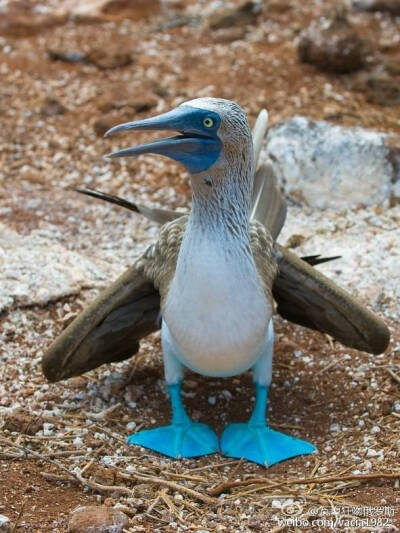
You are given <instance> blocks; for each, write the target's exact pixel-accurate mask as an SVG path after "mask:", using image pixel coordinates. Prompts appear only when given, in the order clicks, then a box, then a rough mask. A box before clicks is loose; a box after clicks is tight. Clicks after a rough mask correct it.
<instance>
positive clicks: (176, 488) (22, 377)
mask: <svg viewBox="0 0 400 533" xmlns="http://www.w3.org/2000/svg"><path fill="white" fill-rule="evenodd" d="M132 4H135V6H134V7H132ZM222 4H224V6H225V7H224V9H222V8H221V6H222ZM336 4H337V2H333V1H331V0H329V1H325V2H319V1H317V0H315V1H314V0H312V1H309V2H300V1H299V0H269V1H266V2H263V3H261V4H259V5H258V4H253V3H252V2H246V3H245V4H243V3H242V4H241V5H239V4H238V3H226V2H224V3H222V2H208V1H204V2H199V1H194V0H193V1H189V2H179V0H177V1H174V0H172V1H166V0H165V1H163V2H161V1H160V2H157V1H156V0H149V1H147V2H144V1H143V2H135V3H134V2H128V1H122V2H116V1H114V2H113V1H108V2H106V1H98V2H94V1H88V2H84V3H83V2H76V1H75V2H74V1H71V0H69V1H62V2H58V1H55V0H43V1H41V2H38V1H36V0H32V1H28V0H24V1H7V0H2V1H0V73H1V80H2V83H1V85H0V92H1V98H0V114H1V116H2V122H1V123H2V128H1V131H0V136H1V150H0V181H1V188H0V312H1V315H0V324H1V326H0V328H1V329H0V361H1V366H0V428H1V429H0V471H1V475H0V515H4V516H6V517H8V519H9V520H10V524H11V525H10V524H9V525H7V524H6V521H5V519H2V518H1V517H0V531H3V529H4V531H7V530H9V531H21V532H24V531H25V532H32V533H33V532H36V533H39V532H40V533H45V532H64V531H67V530H68V525H67V524H68V521H69V520H70V526H69V529H70V531H76V532H78V531H82V532H83V531H87V526H85V520H92V522H91V524H92V525H93V524H94V522H93V520H95V519H94V518H93V513H94V514H95V517H97V519H98V520H103V521H104V522H107V521H108V522H110V521H112V519H113V518H112V516H111V515H112V514H113V513H114V515H115V516H114V519H115V520H117V521H118V520H120V525H116V524H115V525H114V528H115V529H114V530H113V531H126V532H136V531H138V532H139V531H143V532H147V531H148V532H150V531H151V532H152V531H163V532H164V531H165V532H168V531H194V532H196V531H197V532H198V533H200V532H205V531H209V532H212V533H213V532H227V533H228V532H229V533H230V532H232V531H238V532H247V531H275V532H277V531H284V530H285V531H329V530H332V528H331V529H330V528H329V525H327V524H326V523H325V524H322V523H313V524H311V523H310V521H311V520H312V519H315V518H316V517H317V518H322V517H323V516H324V514H327V513H328V514H332V512H333V509H334V506H336V511H338V508H339V507H340V506H341V510H340V513H341V514H345V515H346V514H347V516H350V518H351V517H353V518H354V516H355V514H356V513H357V509H360V508H362V509H364V511H363V512H364V513H365V512H366V513H367V515H365V514H364V518H369V522H366V523H364V524H363V525H362V527H361V526H360V524H358V525H356V526H355V525H354V524H353V525H352V526H351V527H352V528H353V529H348V530H349V531H350V530H352V531H378V530H380V531H395V530H397V528H398V527H400V513H399V504H400V494H399V480H398V478H396V476H395V472H396V471H398V461H399V451H400V435H399V427H400V389H399V387H400V328H399V325H398V321H399V309H400V289H399V283H398V281H399V276H398V264H399V259H400V258H399V250H398V243H399V239H400V229H399V228H400V224H399V222H400V206H399V202H398V198H399V196H400V190H399V185H398V178H399V149H398V147H399V146H400V143H399V138H398V135H399V134H400V105H399V103H400V87H399V85H400V83H399V82H400V38H399V35H400V33H399V29H400V19H399V18H396V13H397V14H399V12H400V8H399V4H398V2H396V1H392V2H389V1H387V2H383V1H380V2H377V1H375V2H371V1H369V2H362V1H359V2H354V5H353V4H352V3H351V2H350V1H349V2H347V4H346V7H347V9H348V14H347V15H345V14H344V13H343V12H342V11H341V10H340V9H339V11H337V10H336V12H335V13H332V12H331V9H333V8H334V7H335V5H336ZM322 15H324V18H322V19H320V18H319V17H320V16H322ZM346 51H348V53H347V52H346ZM198 96H220V97H225V98H231V99H234V100H236V101H237V102H239V103H240V104H241V105H242V106H243V107H244V109H245V110H246V111H247V112H248V114H249V117H250V120H251V121H252V122H254V119H255V117H256V115H257V113H258V111H259V110H260V108H262V107H266V108H268V110H269V112H270V121H271V125H275V124H278V123H280V122H282V121H284V120H287V119H290V118H292V117H294V116H296V115H299V116H304V117H308V119H312V120H324V121H326V122H328V123H330V124H332V125H337V126H343V127H359V128H364V129H366V130H367V133H366V135H367V137H365V138H366V139H367V140H366V142H371V143H372V144H373V146H374V150H375V149H376V146H377V143H378V145H379V150H378V151H377V152H374V154H375V153H376V154H377V155H376V157H374V158H373V163H374V164H375V163H376V166H374V169H375V171H374V172H375V174H374V173H373V172H372V171H371V164H370V163H369V162H368V161H369V160H368V159H366V158H365V157H359V158H358V159H357V157H358V155H357V154H358V153H359V152H358V151H357V150H358V148H357V149H356V150H355V151H352V150H350V151H347V149H346V151H345V152H344V153H345V159H346V161H347V160H348V158H350V157H353V156H354V157H355V159H354V161H355V162H354V163H352V164H351V165H347V166H345V165H344V167H343V168H345V169H346V176H345V177H342V176H339V178H338V176H337V175H333V174H332V169H330V168H329V165H327V164H326V161H325V159H324V158H323V157H321V154H320V155H319V156H318V153H317V154H316V157H317V163H316V164H318V167H317V168H318V169H319V172H320V174H321V179H322V177H323V179H324V180H325V182H326V184H327V186H326V189H327V190H326V191H325V197H324V198H322V196H323V195H324V191H323V190H322V191H321V193H318V195H317V196H316V195H315V193H313V191H314V192H315V189H313V187H310V182H307V183H306V184H305V185H307V187H306V186H304V191H306V192H304V191H303V192H304V194H302V195H299V190H300V191H301V190H302V186H301V183H300V184H299V181H298V180H299V179H300V178H301V179H303V177H304V176H302V175H301V176H300V178H299V176H298V175H297V174H296V175H295V174H293V172H292V170H293V168H296V169H297V168H298V167H299V166H300V167H301V168H303V169H309V168H311V167H312V162H313V161H311V163H310V160H308V161H306V158H307V157H309V155H308V154H309V152H310V150H307V149H304V150H301V149H300V151H299V150H297V148H295V145H294V144H293V146H294V148H293V154H295V155H294V159H293V158H290V157H288V158H287V161H288V163H287V164H288V165H289V167H288V168H289V169H290V180H289V172H288V173H287V174H286V175H285V172H286V171H285V170H284V169H283V170H282V168H283V167H282V164H281V163H282V161H283V160H284V157H286V156H287V155H288V154H287V153H285V151H284V150H282V146H281V145H279V143H278V144H277V143H275V144H274V145H273V144H270V141H268V144H267V145H266V146H265V147H264V151H263V157H270V156H271V153H274V154H279V161H278V162H277V163H276V165H278V166H277V168H276V170H277V172H278V174H279V176H280V179H281V184H282V187H284V188H285V190H286V191H287V193H288V202H289V213H288V220H287V224H286V226H285V228H284V230H283V233H282V235H281V237H280V242H281V243H283V244H287V245H288V246H290V247H291V248H292V249H294V250H295V251H296V252H298V253H299V254H306V255H307V254H311V253H322V254H329V255H341V256H342V258H341V259H340V260H337V261H335V262H332V263H330V264H327V265H323V266H321V270H323V272H325V273H326V274H327V275H329V276H330V277H332V278H333V279H335V281H337V282H338V283H340V284H341V285H342V286H343V287H345V288H347V289H348V290H350V291H351V292H352V293H353V294H357V295H358V296H359V297H360V298H361V299H362V300H363V301H364V302H365V303H367V304H368V305H369V306H370V307H371V308H372V309H373V310H374V311H375V312H376V313H377V314H379V315H380V316H381V317H383V318H384V319H385V320H386V322H387V324H388V326H389V327H390V329H391V334H392V340H391V344H390V346H389V348H388V349H387V351H386V352H385V353H384V354H382V355H379V356H371V355H368V354H365V353H361V352H357V351H355V350H349V349H347V348H344V347H343V346H341V345H339V344H338V343H335V342H333V341H332V340H331V339H329V338H327V337H325V336H323V335H321V334H319V333H315V332H310V331H308V330H304V329H302V328H300V327H297V326H294V325H292V324H289V323H286V322H284V321H283V320H281V319H277V322H276V323H277V342H276V356H275V367H274V377H273V386H272V392H271V402H270V406H269V413H268V416H269V420H270V422H271V425H272V426H273V427H276V428H278V429H280V430H283V431H286V432H289V433H291V434H293V435H297V436H301V437H304V438H307V439H309V440H311V441H312V442H314V443H315V444H316V445H317V447H318V453H317V454H315V455H313V456H309V457H300V458H296V459H294V460H291V461H288V462H285V463H282V464H279V465H275V466H273V467H272V468H270V469H269V470H268V471H267V472H265V470H263V469H262V468H261V467H258V466H256V465H252V464H246V463H241V462H240V461H229V460H227V459H226V458H223V457H221V456H218V455H215V456H210V457H205V458H202V459H196V460H183V461H180V462H176V461H170V460H168V459H166V458H163V457H160V456H158V455H157V454H153V453H150V452H146V451H143V450H141V449H137V448H130V447H128V446H127V445H126V444H125V436H126V435H128V434H129V433H132V431H135V430H137V429H138V428H140V427H142V426H146V427H148V426H151V425H156V424H160V423H165V422H166V421H167V420H168V417H169V407H168V403H167V402H166V401H165V396H164V390H163V379H162V375H163V369H162V362H161V355H160V353H161V352H160V343H159V335H158V334H155V335H154V336H152V337H151V338H149V339H146V341H145V342H143V344H142V347H141V351H140V353H139V355H138V356H136V357H135V358H133V359H132V360H129V361H126V362H123V363H120V364H115V365H109V366H107V367H102V368H100V369H98V370H96V371H93V372H90V373H89V374H87V375H85V376H82V377H79V378H73V379H71V380H69V381H66V382H64V383H58V384H48V383H47V382H46V380H45V379H44V377H43V376H42V374H41V367H40V360H41V356H42V354H43V352H44V350H45V349H46V347H47V346H49V344H50V343H51V342H52V340H54V338H55V337H56V336H57V335H58V334H59V333H60V331H61V330H62V329H63V327H65V325H66V324H68V323H69V322H70V321H71V319H72V318H73V317H74V316H75V315H76V314H77V313H78V312H79V311H80V310H81V309H82V308H83V307H84V306H85V305H86V304H87V303H88V302H89V301H91V300H92V299H93V298H94V296H95V295H96V294H97V293H98V291H99V290H100V289H101V288H102V287H105V286H106V285H107V283H108V282H109V281H111V280H113V279H115V277H116V276H117V275H118V274H119V273H121V272H122V271H123V270H124V268H125V267H126V266H127V265H129V264H131V263H132V261H133V260H134V259H135V258H136V257H137V256H138V255H139V254H140V253H141V252H142V251H143V250H144V249H145V248H146V246H147V245H148V244H149V243H150V242H152V240H153V239H154V238H155V237H156V235H157V231H158V228H157V227H156V226H155V225H153V224H151V223H149V222H147V221H145V220H144V219H143V218H141V217H140V216H139V215H135V214H131V213H129V212H126V211H124V210H122V209H119V208H116V207H112V206H107V205H103V204H101V203H99V202H97V201H95V200H90V199H85V198H81V197H79V196H78V195H77V194H76V193H74V192H71V191H69V190H67V188H68V187H70V186H74V185H75V186H76V185H86V186H91V187H96V188H99V189H101V190H104V191H106V192H111V193H114V194H119V195H121V196H125V197H127V198H134V199H136V200H138V201H141V202H148V203H152V204H156V205H157V204H159V205H166V206H168V207H169V208H176V207H179V208H187V207H188V206H189V202H190V190H189V184H188V180H187V176H186V175H185V173H184V171H183V170H182V169H181V168H180V167H178V166H176V165H174V164H173V163H170V162H169V161H167V160H162V159H157V158H153V157H143V158H140V159H139V160H121V161H118V162H115V161H113V162H110V161H107V160H104V159H102V155H103V154H104V153H107V152H109V151H111V150H112V149H116V148H119V147H124V146H126V144H125V143H128V142H130V141H127V137H124V138H122V137H119V138H115V139H114V138H112V139H111V140H108V139H106V140H105V139H103V137H102V135H103V133H104V131H106V129H107V128H108V127H110V126H112V125H115V124H117V123H119V122H122V121H126V120H130V119H132V118H141V117H145V116H147V115H149V114H155V113H158V112H162V111H164V110H168V109H170V108H171V107H174V106H176V105H177V104H179V103H181V102H183V101H185V100H189V99H192V98H195V97H198ZM279 128H280V126H279V127H278V130H275V131H278V132H279V131H281V130H279ZM273 130H274V129H273V128H272V129H271V130H270V131H273ZM341 131H342V130H341ZM345 131H348V130H345ZM372 131H374V132H380V133H379V139H381V134H383V136H384V138H385V140H384V141H382V143H383V144H380V141H379V142H378V141H376V139H377V137H376V135H377V134H376V133H372ZM364 133H365V132H364ZM363 135H364V134H363ZM145 138H148V136H146V135H135V140H134V141H132V144H133V143H134V142H140V141H141V140H144V139H145ZM276 138H277V137H275V139H276ZM329 138H330V141H331V140H332V137H329ZM346 138H347V137H346ZM330 141H329V142H330ZM293 142H295V141H293ZM296 142H297V141H296ZM346 142H347V141H346ZM374 143H375V144H374ZM291 146H292V145H291ZM307 146H309V145H307ZM357 146H358V145H357ZM366 146H367V148H366ZM368 146H369V145H363V146H362V150H361V152H360V153H362V154H366V153H367V152H368V151H369V148H368ZM371 146H372V145H371ZM363 150H364V151H363ZM365 150H366V151H365ZM314 152H315V151H314ZM290 153H292V152H290ZM290 153H289V155H290ZM322 153H323V150H322ZM339 153H340V152H339ZM354 154H355V155H354ZM310 157H311V156H310ZM379 158H382V164H381V165H380V164H378V163H379V161H378V160H379ZM339 159H340V158H339ZM293 161H295V164H294V165H293ZM336 161H337V159H336ZM351 161H353V160H352V159H351ZM363 161H364V163H363ZM365 161H367V162H368V164H367V163H365ZM339 163H341V161H339ZM336 164H337V163H335V165H336ZM363 164H364V165H365V167H363V166H362V165H363ZM352 167H353V168H354V169H355V171H354V173H352V170H351V168H352ZM285 168H286V167H285ZM340 168H342V167H340ZM363 168H365V172H366V174H365V175H366V176H367V175H368V182H367V181H365V182H363V180H362V178H361V177H362V176H363V172H364V170H363ZM356 170H357V171H356ZM305 173H306V172H305ZM307 175H310V174H307ZM360 176H361V177H360ZM310 179H311V182H312V179H313V178H312V177H311V178H310ZM357 180H358V181H357ZM366 183H367V185H366ZM332 184H333V185H334V188H332V191H333V192H332V195H337V196H335V199H336V198H337V199H338V200H337V201H338V202H339V200H340V210H337V209H335V208H334V207H335V205H336V203H335V202H336V200H335V202H332V201H331V200H332V195H331V192H330V189H329V187H331V186H333V185H332ZM337 187H338V188H337ZM307 191H308V192H307ZM337 191H341V193H340V194H339V193H338V192H337ZM338 194H339V196H340V198H339V196H338ZM371 199H373V201H371ZM332 203H333V204H334V205H330V204H332ZM322 207H323V208H324V209H321V208H322ZM184 395H185V401H186V403H187V406H188V408H189V410H190V412H191V413H192V415H193V416H194V418H196V419H200V420H206V421H207V422H209V423H210V424H211V425H212V426H213V427H215V428H216V429H218V430H219V431H220V430H221V429H222V428H223V427H224V426H225V425H226V423H227V422H228V421H232V420H244V419H245V418H246V417H247V416H248V413H249V412H250V409H251V405H252V401H253V391H252V386H251V378H250V375H247V374H245V375H243V376H240V377H238V378H234V379H228V380H212V379H204V378H202V377H200V376H197V375H195V374H190V375H189V376H188V379H187V380H186V381H185V387H184ZM382 474H385V475H386V477H384V476H382ZM368 475H370V476H372V478H371V479H366V478H365V476H368ZM327 476H332V477H333V479H330V480H329V479H328V480H326V479H324V478H326V477H327ZM362 476H364V477H362ZM249 478H257V480H258V481H257V480H253V481H252V482H250V481H249ZM309 478H312V479H311V480H310V479H309ZM307 479H308V481H307ZM235 480H240V481H241V482H242V483H237V484H236V486H235V484H234V483H233V482H234V481H235ZM225 482H228V484H227V485H226V484H225V485H224V484H223V485H221V483H225ZM88 505H96V506H102V510H99V509H96V510H94V511H91V513H92V514H90V512H89V511H88V510H86V511H85V512H86V514H85V515H84V516H82V514H79V513H75V515H73V517H72V518H69V517H70V513H71V512H72V510H73V509H75V508H76V507H78V506H88ZM104 507H106V508H107V509H105V510H104ZM345 507H346V509H345ZM118 508H119V510H120V511H121V512H123V513H124V515H125V516H123V517H122V518H121V516H119V517H118V516H116V513H117V511H116V509H118ZM113 509H114V511H113ZM365 509H367V511H365ZM368 509H369V510H368ZM377 509H378V510H377ZM101 513H102V514H101ZM119 514H121V513H119ZM290 517H294V518H297V519H299V520H300V519H301V520H303V521H304V520H308V521H309V523H308V525H307V524H305V523H304V522H303V524H297V525H295V526H293V527H292V526H290V525H285V524H282V522H279V520H283V519H287V518H290ZM371 519H375V522H374V521H373V520H371ZM377 519H381V522H378V521H377ZM2 520H3V522H4V524H3V525H2ZM347 525H349V527H350V524H347ZM347 525H343V523H342V524H341V525H337V526H336V530H338V531H346V530H347V529H346V527H347ZM85 527H86V529H85ZM2 528H3V529H2ZM101 531H111V529H110V528H108V529H105V528H104V527H103V529H102V530H101Z"/></svg>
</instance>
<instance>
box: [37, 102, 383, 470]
mask: <svg viewBox="0 0 400 533" xmlns="http://www.w3.org/2000/svg"><path fill="white" fill-rule="evenodd" d="M262 117H263V118H262V120H261V122H262V121H264V124H265V118H266V117H265V114H264V115H262ZM261 129H262V127H261ZM130 130H161V131H162V130H165V131H175V132H177V133H178V135H175V136H173V137H168V138H166V139H162V140H157V141H153V142H150V143H147V144H143V145H139V146H134V147H132V148H126V149H123V150H120V151H118V152H113V153H112V154H110V155H109V156H108V157H111V158H116V157H123V156H138V155H141V154H150V153H151V154H158V155H163V156H166V157H169V158H172V159H174V160H176V161H178V162H179V163H181V164H182V165H183V166H184V167H185V168H186V170H187V171H188V172H189V175H190V181H191V185H192V190H193V201H192V209H191V212H190V214H189V216H179V214H176V213H174V212H167V211H163V210H151V208H146V207H144V206H137V205H133V204H129V202H126V201H123V200H119V199H116V198H115V197H108V198H107V195H104V196H105V199H108V200H110V201H113V202H114V203H120V204H122V205H125V206H126V207H129V208H131V209H133V210H136V211H139V212H142V213H143V214H144V215H145V216H148V217H149V218H152V219H154V220H159V221H162V222H166V221H167V220H170V221H169V222H166V223H165V224H164V225H163V227H162V228H161V231H160V236H159V239H158V241H157V242H156V243H155V244H153V245H152V246H150V247H149V248H148V250H147V251H146V252H145V253H144V254H143V256H142V257H140V258H139V259H138V260H137V262H136V263H135V265H134V266H133V267H131V269H129V270H128V271H127V272H126V273H125V274H123V275H122V276H121V277H120V278H119V280H117V282H115V283H114V284H113V285H112V286H111V287H110V288H109V289H107V290H106V291H105V292H104V293H103V294H102V295H100V297H99V298H98V299H97V300H96V301H95V302H94V303H93V304H92V305H91V306H90V307H89V308H88V309H87V310H86V311H84V313H83V314H82V315H81V316H80V317H78V318H77V319H76V321H75V322H74V323H73V324H71V325H70V326H69V328H67V330H65V331H64V332H63V334H62V335H61V336H60V338H59V339H58V340H57V341H56V342H55V343H54V344H53V346H52V347H51V348H50V349H49V351H48V352H47V354H45V356H44V360H43V368H44V371H45V374H46V375H47V376H48V377H49V379H52V380H57V379H63V378H65V377H69V376H71V375H77V374H80V373H82V372H83V371H85V370H88V369H90V368H94V367H96V366H98V365H99V364H101V363H103V362H109V361H117V360H121V359H124V358H126V357H127V356H129V355H132V353H134V352H135V351H137V349H138V347H139V345H138V341H139V340H140V338H142V337H143V336H145V335H147V334H148V333H150V332H151V331H154V330H155V329H157V326H156V322H157V315H158V313H159V310H161V317H162V318H161V339H162V350H163V359H164V368H165V379H166V383H167V386H168V390H169V396H170V401H171V408H172V420H171V423H170V424H169V425H167V426H163V427H158V428H153V429H144V430H142V431H139V432H138V433H134V434H133V435H131V436H130V437H129V438H128V442H129V443H130V444H133V445H140V446H144V447H146V448H149V449H152V450H155V451H157V452H160V453H162V454H165V455H167V456H170V457H174V458H179V457H196V456H201V455H205V454H209V453H214V452H216V451H218V450H220V451H221V453H222V454H223V455H226V456H229V457H237V458H246V459H248V460H250V461H254V462H256V463H259V464H261V465H265V466H270V465H272V464H274V463H276V462H279V461H282V460H285V459H288V458H290V457H294V456H297V455H302V454H309V453H312V452H313V451H315V447H314V446H313V445H312V444H311V443H309V442H307V441H305V440H302V439H298V438H295V437H292V436H289V435H286V434H284V433H280V432H278V431H275V430H273V429H271V428H270V427H269V426H268V424H267V422H266V406H267V399H268V391H269V387H270V383H271V374H272V359H273V344H274V332H273V321H272V315H273V313H274V307H275V306H274V298H275V300H276V301H277V307H278V312H280V313H281V314H282V315H283V316H285V317H287V318H289V319H290V320H292V321H294V322H297V323H300V324H302V325H304V326H307V327H311V328H314V329H319V330H321V331H324V332H328V333H330V334H331V335H333V336H334V337H335V338H338V339H339V340H341V341H342V342H344V343H346V344H347V345H349V346H356V347H359V348H361V349H365V350H367V351H372V352H374V353H380V352H381V351H383V350H384V349H385V347H386V345H387V343H388V332H387V328H386V326H385V325H384V324H383V323H382V322H381V321H380V320H379V319H377V318H376V317H375V316H374V315H373V314H372V313H370V312H369V311H368V310H366V309H364V308H363V307H362V306H361V305H360V304H358V302H356V301H355V300H354V299H352V298H351V297H350V296H349V295H347V294H346V293H345V292H344V291H342V290H341V289H339V288H338V287H336V286H335V285H334V284H333V283H332V282H330V281H329V280H327V279H326V278H325V277H324V276H322V275H321V274H319V273H318V272H317V271H315V270H314V269H313V268H312V266H311V265H312V264H316V263H318V262H319V259H318V257H316V256H312V257H309V258H305V259H306V261H307V262H308V263H310V264H307V262H305V261H302V260H301V259H299V258H296V257H295V256H293V254H292V253H291V252H289V251H288V250H285V249H284V248H283V247H281V246H279V245H278V244H277V243H275V242H274V241H275V239H276V237H277V234H278V233H279V230H280V228H281V226H282V224H283V221H284V218H285V204H284V201H283V200H282V198H281V197H280V195H279V191H277V190H276V188H274V187H273V183H272V182H271V180H270V179H269V178H268V169H266V168H265V167H260V168H259V169H258V171H257V172H256V173H255V155H254V154H255V153H256V158H257V154H258V153H259V147H260V138H261V139H262V137H263V132H261V133H260V131H258V130H257V128H256V131H255V138H256V143H255V144H256V146H255V147H254V146H253V141H252V134H251V130H250V126H249V123H248V121H247V118H246V115H245V113H244V111H243V110H242V109H241V108H240V107H239V106H238V105H237V104H236V103H234V102H231V101H229V100H224V99H218V98H198V99H196V100H192V101H189V102H186V103H184V104H182V105H180V106H179V107H178V108H176V109H174V110H172V111H169V112H167V113H164V114H162V115H159V116H156V117H153V118H149V119H145V120H140V121H135V122H127V123H124V124H121V125H118V126H115V127H114V128H111V130H109V131H108V132H107V134H106V135H111V134H114V133H117V132H121V131H130ZM264 133H265V131H264ZM88 194H92V195H94V196H96V195H97V196H100V197H101V193H96V192H95V191H94V192H93V191H92V192H89V193H88ZM278 267H279V270H278ZM184 367H187V368H189V369H191V370H193V371H194V372H197V373H200V374H202V375H205V376H212V377H228V376H234V375H238V374H241V373H242V372H245V371H247V370H249V369H251V370H252V373H253V380H254V387H255V404H254V408H253V412H252V415H251V417H250V419H249V420H248V421H247V422H245V423H233V424H230V425H228V426H227V427H226V428H225V430H224V432H223V434H222V437H221V439H218V437H217V435H216V433H215V432H214V431H213V429H212V428H210V427H209V426H207V425H206V424H204V423H198V422H194V421H193V420H191V418H190V416H189V414H188V413H187V412H186V410H185V408H184V406H183V402H182V399H181V384H182V380H183V368H184Z"/></svg>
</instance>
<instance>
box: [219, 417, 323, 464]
mask: <svg viewBox="0 0 400 533" xmlns="http://www.w3.org/2000/svg"><path fill="white" fill-rule="evenodd" d="M314 451H316V448H315V446H313V445H312V444H311V443H309V442H307V441H305V440H301V439H297V438H296V437H291V436H290V435H285V434H284V433H280V432H279V431H275V430H274V429H271V428H270V427H268V426H267V425H266V424H257V425H255V424H252V423H250V422H249V423H247V424H230V425H229V426H228V427H227V428H226V429H225V431H224V432H223V434H222V437H221V453H222V455H225V456H227V457H236V458H238V459H240V458H242V457H244V458H245V459H247V460H248V461H253V462H254V463H258V464H260V465H262V466H266V467H268V466H271V465H273V464H275V463H279V462H280V461H284V460H285V459H290V458H291V457H296V455H305V454H309V453H313V452H314Z"/></svg>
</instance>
